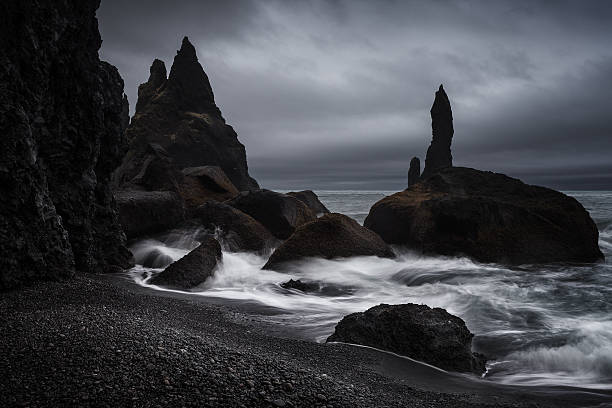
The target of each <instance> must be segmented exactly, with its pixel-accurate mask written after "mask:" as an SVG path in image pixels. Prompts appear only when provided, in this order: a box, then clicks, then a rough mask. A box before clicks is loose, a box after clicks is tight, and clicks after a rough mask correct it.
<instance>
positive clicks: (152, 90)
mask: <svg viewBox="0 0 612 408" xmlns="http://www.w3.org/2000/svg"><path fill="white" fill-rule="evenodd" d="M165 82H166V65H165V64H164V61H162V60H159V59H155V60H154V61H153V63H152V64H151V68H149V80H148V81H147V82H145V83H144V84H141V85H140V86H139V87H138V101H136V112H137V113H138V112H142V110H143V109H144V107H145V106H146V105H147V104H148V103H149V102H150V101H151V99H152V98H153V96H155V94H156V92H157V89H158V88H159V87H161V86H162V85H163V84H164V83H165Z"/></svg>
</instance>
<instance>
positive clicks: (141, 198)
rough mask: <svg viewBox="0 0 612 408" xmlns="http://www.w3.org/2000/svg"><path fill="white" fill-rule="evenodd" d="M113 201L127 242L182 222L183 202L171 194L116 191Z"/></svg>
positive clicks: (163, 192)
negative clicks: (114, 200)
mask: <svg viewBox="0 0 612 408" xmlns="http://www.w3.org/2000/svg"><path fill="white" fill-rule="evenodd" d="M115 198H116V200H117V205H118V208H119V219H120V222H121V224H122V225H123V230H124V231H125V233H126V235H127V237H128V238H129V239H132V238H136V237H139V236H142V235H146V234H153V233H156V232H162V231H165V230H168V229H171V228H173V227H175V226H177V225H179V224H180V223H181V222H183V221H184V219H185V210H184V208H183V202H182V200H181V198H180V197H179V196H178V194H176V193H174V192H172V191H136V190H128V191H117V192H115Z"/></svg>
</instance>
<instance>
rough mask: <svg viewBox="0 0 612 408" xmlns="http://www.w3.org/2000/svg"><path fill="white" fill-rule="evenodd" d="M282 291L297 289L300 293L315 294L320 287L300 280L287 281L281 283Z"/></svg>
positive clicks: (314, 283)
mask: <svg viewBox="0 0 612 408" xmlns="http://www.w3.org/2000/svg"><path fill="white" fill-rule="evenodd" d="M281 287H282V288H283V289H297V290H299V291H301V292H304V293H306V292H316V291H318V290H319V289H320V286H319V284H318V283H316V282H306V281H303V280H301V279H296V280H293V279H289V280H288V281H287V282H283V283H281Z"/></svg>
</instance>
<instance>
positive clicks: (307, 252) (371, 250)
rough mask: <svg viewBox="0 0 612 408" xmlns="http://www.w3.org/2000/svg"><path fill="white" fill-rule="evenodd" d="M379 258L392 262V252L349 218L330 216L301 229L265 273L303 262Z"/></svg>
mask: <svg viewBox="0 0 612 408" xmlns="http://www.w3.org/2000/svg"><path fill="white" fill-rule="evenodd" d="M351 256H379V257H383V258H392V257H393V256H394V254H393V251H392V250H391V248H390V247H389V246H388V245H387V244H386V243H385V242H384V241H383V240H382V239H381V238H380V237H379V236H378V235H377V234H376V233H374V232H372V231H371V230H369V229H367V228H364V227H362V226H361V225H359V224H358V223H357V221H355V220H353V219H352V218H350V217H347V216H346V215H343V214H338V213H330V214H325V215H324V216H322V217H321V218H319V219H317V220H315V221H312V222H309V223H307V224H304V225H302V226H301V227H299V228H298V229H297V230H296V231H295V232H294V233H293V234H292V235H291V236H290V237H289V238H288V239H287V240H286V241H285V242H283V243H282V244H281V246H279V247H278V248H277V249H276V250H275V251H274V253H273V254H272V256H270V259H269V260H268V262H267V263H266V264H265V265H264V269H283V268H284V267H285V266H286V264H288V263H290V262H292V261H297V260H300V259H303V258H309V257H312V258H314V257H317V258H325V259H332V258H348V257H351Z"/></svg>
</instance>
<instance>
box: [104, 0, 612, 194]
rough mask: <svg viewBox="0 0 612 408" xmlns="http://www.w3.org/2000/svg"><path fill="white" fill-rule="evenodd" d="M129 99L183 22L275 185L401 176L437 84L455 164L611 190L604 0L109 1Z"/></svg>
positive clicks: (109, 37)
mask: <svg viewBox="0 0 612 408" xmlns="http://www.w3.org/2000/svg"><path fill="white" fill-rule="evenodd" d="M102 3H103V4H102V6H101V8H100V10H99V12H98V16H99V20H100V28H101V32H102V38H103V40H104V43H103V46H102V51H101V54H102V57H103V58H105V59H107V60H109V61H110V62H112V63H113V64H115V65H116V66H117V67H118V68H119V70H120V72H121V73H122V75H123V77H124V78H125V81H126V92H127V93H128V96H129V99H130V102H131V105H132V106H134V104H135V101H136V90H137V86H138V84H139V83H141V82H144V81H146V79H147V76H148V68H149V65H150V63H151V61H152V60H153V59H154V58H161V59H163V60H165V62H166V64H167V67H168V68H169V67H170V65H171V63H172V58H173V56H174V54H175V52H176V49H177V48H178V46H179V44H180V40H181V38H182V36H183V35H189V37H190V39H191V40H192V42H193V43H194V45H195V46H196V48H197V50H198V55H199V58H200V62H201V63H202V64H203V66H204V69H205V70H206V72H207V73H208V75H209V77H210V79H211V82H212V86H213V89H214V91H215V95H216V99H217V103H218V104H219V105H220V107H221V109H222V111H223V113H224V116H225V117H226V119H227V121H228V123H230V124H232V125H233V126H234V128H235V129H236V130H237V132H238V134H239V138H240V140H241V141H242V142H243V143H244V144H245V145H246V147H247V154H248V158H249V167H250V169H251V173H252V174H253V175H254V176H255V177H256V178H257V179H258V180H259V181H260V183H261V184H262V185H264V186H266V187H271V188H300V187H304V188H306V187H308V188H338V189H340V188H366V189H368V188H369V189H399V188H402V187H403V186H404V185H405V182H406V172H407V168H408V162H409V160H410V158H411V157H412V156H414V155H418V156H420V157H421V160H423V159H424V154H425V151H426V149H427V146H428V144H429V141H430V138H431V127H430V126H431V123H430V118H429V108H430V107H431V103H432V101H433V94H434V91H435V90H436V89H437V87H438V85H439V84H440V83H444V85H445V88H446V90H447V92H448V94H449V97H450V99H451V103H452V106H453V112H454V117H455V139H454V143H453V155H454V159H455V164H457V165H465V166H471V167H477V168H483V169H490V170H495V171H500V172H505V173H507V174H509V175H513V176H517V177H521V178H523V179H524V180H526V181H528V182H533V183H540V184H545V185H550V186H553V187H557V188H612V160H610V157H609V156H610V152H612V124H611V121H610V116H611V115H610V113H612V112H611V109H610V103H609V100H608V93H609V90H610V89H612V50H611V48H610V45H609V44H610V42H611V40H612V38H611V37H612V36H611V34H610V28H609V27H610V26H611V24H612V4H611V3H609V2H606V1H601V2H598V1H589V2H579V1H567V2H563V1H525V2H519V1H508V2H502V1H498V2H490V1H486V2H485V1H482V2H478V1H470V2H467V1H452V2H451V1H429V2H405V1H376V2H369V1H299V2H298V1H295V2H293V1H225V2H217V1H211V2H201V1H177V2H174V3H171V2H167V1H164V2H156V1H146V2H144V1H143V2H140V1H130V2H114V1H104V0H103V2H102Z"/></svg>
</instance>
